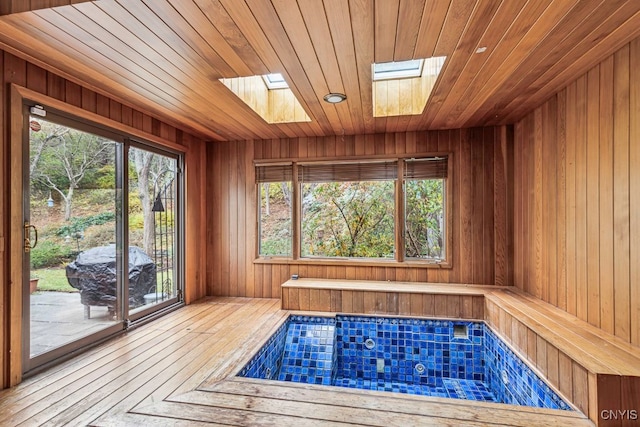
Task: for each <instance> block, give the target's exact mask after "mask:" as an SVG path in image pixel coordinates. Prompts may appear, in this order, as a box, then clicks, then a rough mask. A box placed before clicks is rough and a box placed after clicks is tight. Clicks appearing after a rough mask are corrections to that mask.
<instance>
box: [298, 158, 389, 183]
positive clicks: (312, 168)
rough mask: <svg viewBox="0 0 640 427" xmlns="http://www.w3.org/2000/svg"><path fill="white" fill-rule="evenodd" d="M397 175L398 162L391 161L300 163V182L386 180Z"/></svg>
mask: <svg viewBox="0 0 640 427" xmlns="http://www.w3.org/2000/svg"><path fill="white" fill-rule="evenodd" d="M397 176H398V164H397V162H395V161H392V162H366V163H318V164H308V165H300V166H299V167H298V179H299V180H300V182H353V181H387V180H393V179H396V178H397Z"/></svg>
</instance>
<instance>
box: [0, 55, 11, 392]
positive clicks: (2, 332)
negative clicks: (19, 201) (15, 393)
mask: <svg viewBox="0 0 640 427" xmlns="http://www.w3.org/2000/svg"><path fill="white" fill-rule="evenodd" d="M4 79H5V77H4V54H3V53H1V52H0V82H3V83H4ZM5 87H6V85H5V84H0V99H7V96H6V94H5ZM5 109H6V108H5V103H4V102H0V129H5ZM3 135H4V133H3ZM8 159H9V144H6V143H5V141H4V140H2V144H1V145H0V165H2V167H1V168H0V188H2V190H3V191H2V194H0V254H1V255H2V260H1V261H0V283H2V285H0V318H2V321H3V324H4V319H6V318H7V315H8V313H7V305H6V302H5V301H7V294H8V292H9V290H8V289H7V287H6V286H4V283H7V282H8V281H9V274H10V272H9V270H8V263H7V259H6V256H7V255H6V254H7V250H8V248H9V247H10V244H11V241H10V228H9V224H8V221H7V219H8V218H7V211H8V207H9V191H5V189H7V188H9V185H10V184H9V182H10V181H9V180H10V175H9V168H8V167H6V165H7V162H8ZM9 334H10V331H8V330H7V328H6V327H4V326H0V346H1V348H2V349H3V350H2V351H0V389H3V388H5V387H6V386H7V385H8V381H7V378H5V372H6V366H7V363H6V359H5V357H6V354H5V353H6V352H5V351H4V349H5V348H7V337H8V336H9Z"/></svg>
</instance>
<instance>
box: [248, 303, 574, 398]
mask: <svg viewBox="0 0 640 427" xmlns="http://www.w3.org/2000/svg"><path fill="white" fill-rule="evenodd" d="M238 375H239V376H243V377H251V378H262V379H272V380H280V381H294V382H300V383H311V384H323V385H334V386H342V387H350V388H359V389H368V390H383V391H391V392H399V393H409V394H419V395H426V396H438V397H451V398H459V399H470V400H482V401H489V402H500V403H509V404H515V405H526V406H535V407H541V408H550V409H564V410H571V407H570V406H569V405H568V404H567V403H566V402H565V401H564V400H563V399H562V398H561V397H560V396H558V394H556V393H555V392H554V391H553V390H552V389H551V388H550V387H549V386H548V385H547V384H546V383H545V382H544V381H543V380H542V379H540V378H539V377H538V376H537V375H536V374H535V372H533V371H532V370H531V369H530V368H529V366H528V365H527V364H525V363H524V362H523V361H522V360H521V359H520V358H519V357H518V356H517V355H516V354H515V353H514V352H513V351H511V349H510V348H509V347H508V346H507V345H506V344H505V343H504V342H503V341H501V340H500V338H499V337H498V336H496V334H495V333H494V332H493V331H492V330H491V329H490V328H489V327H487V326H486V325H485V324H484V323H483V322H470V321H451V320H426V319H406V318H387V317H374V316H346V315H337V316H335V317H315V316H314V317H310V316H298V315H292V316H290V317H289V318H288V319H287V320H286V321H285V322H284V323H283V324H282V325H281V326H280V327H279V328H278V330H277V331H276V332H275V333H274V334H273V335H272V336H271V337H270V338H269V339H268V340H267V342H266V343H265V345H264V346H263V347H262V348H261V349H260V350H259V351H258V353H257V354H256V355H255V356H254V357H253V358H252V359H251V360H250V361H249V362H248V363H247V364H246V365H245V366H244V367H243V368H242V370H241V371H240V372H239V374H238Z"/></svg>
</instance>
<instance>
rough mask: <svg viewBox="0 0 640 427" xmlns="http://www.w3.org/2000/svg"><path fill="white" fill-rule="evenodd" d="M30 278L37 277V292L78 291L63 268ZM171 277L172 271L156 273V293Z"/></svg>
mask: <svg viewBox="0 0 640 427" xmlns="http://www.w3.org/2000/svg"><path fill="white" fill-rule="evenodd" d="M31 277H37V278H38V279H40V280H38V290H39V291H55V292H78V290H77V289H76V288H74V287H72V286H71V285H70V284H69V282H67V276H66V274H65V271H64V268H42V269H40V270H31ZM172 277H173V271H172V270H169V271H165V272H164V276H163V275H162V273H158V279H157V280H158V282H157V283H158V287H157V289H158V292H162V290H163V289H162V279H163V278H164V279H165V280H166V279H167V278H172ZM170 293H171V294H172V295H173V294H174V293H175V291H174V289H171V290H170Z"/></svg>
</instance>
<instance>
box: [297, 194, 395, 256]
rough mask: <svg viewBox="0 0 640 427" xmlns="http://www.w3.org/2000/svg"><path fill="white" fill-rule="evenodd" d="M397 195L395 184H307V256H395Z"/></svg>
mask: <svg viewBox="0 0 640 427" xmlns="http://www.w3.org/2000/svg"><path fill="white" fill-rule="evenodd" d="M393 194H394V185H393V182H391V181H376V182H367V181H359V182H329V183H317V184H305V188H304V195H303V220H302V233H303V248H302V249H303V251H304V255H321V256H342V257H371V258H384V257H390V256H392V255H393V248H394V232H393V229H394V220H393V217H394V215H393V212H394V197H393Z"/></svg>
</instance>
